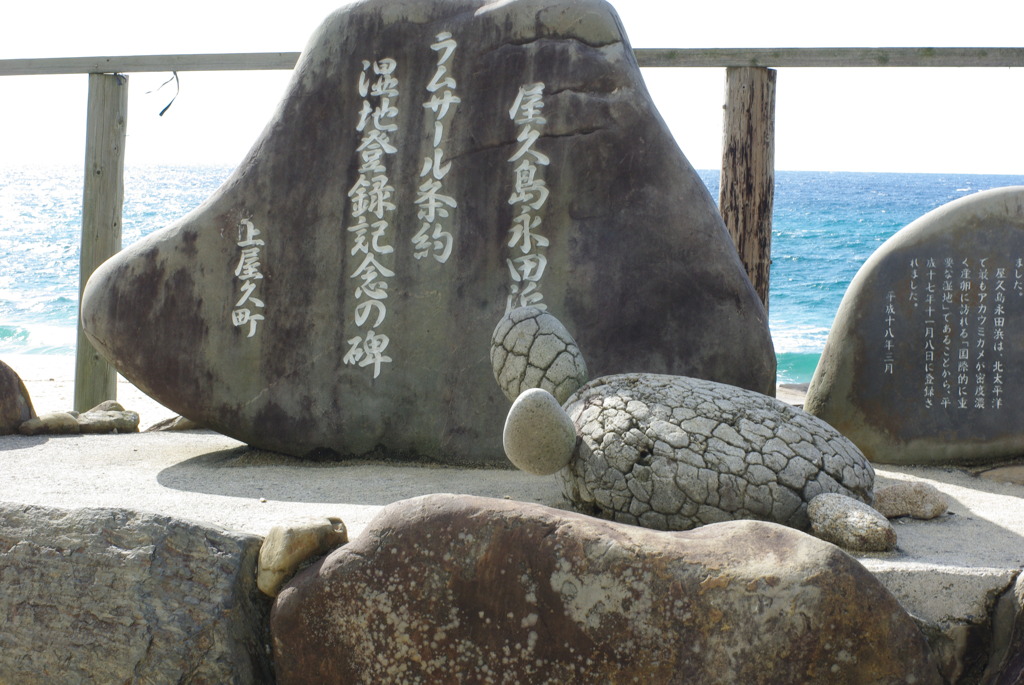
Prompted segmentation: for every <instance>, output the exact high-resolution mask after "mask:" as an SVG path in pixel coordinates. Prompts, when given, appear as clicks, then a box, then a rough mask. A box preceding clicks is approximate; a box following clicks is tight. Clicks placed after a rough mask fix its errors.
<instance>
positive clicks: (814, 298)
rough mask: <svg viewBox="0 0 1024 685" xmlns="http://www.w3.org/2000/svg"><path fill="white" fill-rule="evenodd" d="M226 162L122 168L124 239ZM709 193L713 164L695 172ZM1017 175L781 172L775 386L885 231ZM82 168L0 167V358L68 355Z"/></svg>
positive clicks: (806, 364) (814, 353)
mask: <svg viewBox="0 0 1024 685" xmlns="http://www.w3.org/2000/svg"><path fill="white" fill-rule="evenodd" d="M230 172H231V168H230V167H194V166H189V167H171V166H164V167H139V168H128V169H126V170H125V200H124V219H123V227H122V236H123V237H122V243H123V244H124V245H125V246H127V245H130V244H131V243H133V242H135V241H136V240H138V239H139V238H141V237H142V236H144V235H146V234H148V233H150V232H152V231H155V230H158V229H160V228H163V227H164V226H167V225H168V224H170V223H172V222H173V221H174V220H176V219H178V218H179V217H181V216H182V215H184V214H185V213H187V212H188V211H190V210H191V209H193V208H195V207H196V206H198V205H199V204H200V203H202V202H203V201H204V200H205V199H206V198H207V197H208V196H209V195H210V194H211V193H212V192H213V191H215V190H216V189H217V188H218V187H219V186H220V184H221V182H223V181H224V180H225V179H226V178H227V176H228V174H229V173H230ZM700 175H701V178H702V179H703V180H704V182H705V184H706V185H707V186H708V189H709V190H710V191H711V194H712V196H713V197H715V198H717V197H718V172H717V171H701V172H700ZM1008 185H1024V176H982V175H960V174H894V173H848V172H814V171H779V172H777V174H776V179H775V213H774V217H773V233H772V261H773V264H772V275H771V292H770V295H769V316H770V325H771V330H772V337H773V339H774V341H775V350H776V354H777V355H778V362H779V375H778V378H779V382H780V383H806V382H808V381H810V379H811V375H812V374H813V373H814V368H815V366H816V365H817V363H818V359H819V357H820V355H821V350H822V348H823V347H824V344H825V338H826V337H827V336H828V331H829V327H830V326H831V324H832V319H833V318H834V316H835V313H836V310H837V309H838V307H839V302H840V300H841V299H842V297H843V293H844V292H845V291H846V288H847V286H848V285H849V283H850V280H851V279H852V278H853V276H854V274H856V272H857V269H859V268H860V265H861V264H863V263H864V261H865V260H866V259H867V258H868V256H869V255H871V253H872V252H873V251H874V250H875V249H877V248H878V246H879V245H881V244H882V242H884V241H885V240H886V239H887V238H889V236H891V235H892V234H893V233H895V232H896V231H897V230H899V229H900V228H902V227H903V226H905V225H907V224H908V223H910V222H911V221H913V220H914V219H916V218H918V217H919V216H921V215H922V214H925V213H926V212H928V211H930V210H932V209H935V208H936V207H939V206H940V205H943V204H945V203H947V202H949V201H951V200H955V199H957V198H960V197H964V196H965V195H968V194H970V193H975V192H978V191H980V190H987V189H989V188H997V187H1001V186H1008ZM81 208H82V169H81V167H75V168H72V167H64V168H54V167H49V168H44V167H39V168H7V169H4V168H0V359H2V358H3V356H4V355H7V354H13V353H16V354H40V355H71V354H74V347H75V335H76V329H75V322H76V316H77V309H78V307H77V299H78V260H79V239H80V238H79V236H80V231H81V212H82V209H81Z"/></svg>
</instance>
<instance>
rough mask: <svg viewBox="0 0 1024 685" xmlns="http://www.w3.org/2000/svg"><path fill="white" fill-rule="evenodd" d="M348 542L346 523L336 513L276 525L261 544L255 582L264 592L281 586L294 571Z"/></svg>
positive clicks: (275, 589)
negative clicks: (334, 514)
mask: <svg viewBox="0 0 1024 685" xmlns="http://www.w3.org/2000/svg"><path fill="white" fill-rule="evenodd" d="M346 542H348V529H347V528H345V523H344V522H343V521H342V520H341V519H339V518H335V517H333V516H331V517H321V518H310V519H306V520H303V521H295V522H293V523H290V524H287V525H279V526H274V527H273V528H271V529H270V531H269V532H268V533H267V537H266V538H264V539H263V545H262V546H261V547H260V561H259V570H258V572H257V574H256V585H257V586H259V588H260V591H261V592H263V594H265V595H269V596H271V597H276V596H277V592H278V590H279V589H280V588H281V586H282V585H283V584H284V582H285V581H286V580H288V579H289V578H290V577H291V576H292V575H294V574H295V571H296V570H298V569H299V567H301V566H303V565H307V564H309V563H312V562H313V561H314V560H316V559H317V558H318V557H321V556H323V555H325V554H327V553H328V552H330V551H331V550H333V549H335V548H337V547H340V546H342V545H344V544H345V543H346Z"/></svg>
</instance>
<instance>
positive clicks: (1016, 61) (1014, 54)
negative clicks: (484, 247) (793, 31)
mask: <svg viewBox="0 0 1024 685" xmlns="http://www.w3.org/2000/svg"><path fill="white" fill-rule="evenodd" d="M634 53H635V54H636V59H637V62H638V63H639V64H640V66H641V67H720V68H726V67H773V68H777V67H825V68H834V67H1024V48H715V49H702V48H694V49H681V48H640V49H637V50H635V51H634ZM298 58H299V53H297V52H248V53H225V54H206V55H139V56H134V57H132V56H127V57H56V58H45V59H43V58H40V59H7V60H0V76H40V75H46V74H129V73H139V72H147V71H256V70H273V69H291V68H292V67H294V66H295V62H296V61H298Z"/></svg>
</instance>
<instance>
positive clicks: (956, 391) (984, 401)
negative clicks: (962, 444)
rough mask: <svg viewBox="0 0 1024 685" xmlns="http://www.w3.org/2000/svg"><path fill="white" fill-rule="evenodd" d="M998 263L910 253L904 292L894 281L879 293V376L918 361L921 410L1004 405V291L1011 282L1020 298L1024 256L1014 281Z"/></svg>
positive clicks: (1023, 292) (983, 408)
mask: <svg viewBox="0 0 1024 685" xmlns="http://www.w3.org/2000/svg"><path fill="white" fill-rule="evenodd" d="M999 261H1000V260H998V258H994V257H963V256H955V257H954V256H945V257H934V256H933V257H927V258H912V259H910V260H909V261H908V262H907V268H908V271H907V274H908V276H909V279H908V281H905V286H906V287H905V290H904V289H901V288H899V287H898V286H897V287H896V288H893V289H890V290H888V291H887V292H886V295H885V298H884V303H885V309H884V316H883V319H882V322H881V323H882V330H883V375H887V376H898V375H901V374H902V373H903V372H904V371H903V370H904V369H908V368H913V367H914V366H917V365H918V364H920V366H919V368H920V370H921V371H920V372H921V377H920V378H921V381H920V382H921V385H920V386H919V387H920V388H921V398H922V403H923V406H924V408H925V409H929V410H930V409H937V408H941V409H943V410H953V411H958V412H959V411H967V410H976V411H987V410H1000V409H1002V408H1003V405H1004V388H1003V385H1004V377H1005V374H1006V364H1005V359H1004V356H1003V355H1004V349H1005V348H1004V345H1005V337H1006V330H1005V329H1006V321H1007V296H1008V294H1009V292H1010V290H1011V287H1012V289H1013V290H1014V291H1018V294H1019V295H1021V296H1024V288H1022V287H1020V284H1021V283H1022V282H1024V260H1021V259H1017V260H1016V262H1015V263H1016V273H1014V274H1013V278H1011V274H1010V272H1011V268H1010V267H1009V266H1000V265H999ZM897 291H902V292H906V297H905V298H897V296H896V292H897ZM901 302H903V303H904V304H900V303H901ZM903 306H906V307H907V309H906V310H903V309H902V307H903ZM918 326H920V328H917V327H918ZM897 334H898V336H899V338H900V341H899V343H900V344H897ZM911 340H912V341H913V342H912V343H911V342H909V341H911ZM902 350H906V351H908V352H911V354H913V356H915V357H916V356H917V355H918V354H920V355H921V357H920V361H918V360H917V359H913V358H911V359H909V360H907V359H904V358H903V357H902V355H903V354H904V352H903V351H902ZM897 353H899V356H897ZM908 361H909V365H908V364H907V363H905V362H908Z"/></svg>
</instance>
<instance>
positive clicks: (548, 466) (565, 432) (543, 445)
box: [502, 388, 576, 476]
mask: <svg viewBox="0 0 1024 685" xmlns="http://www.w3.org/2000/svg"><path fill="white" fill-rule="evenodd" d="M502 444H503V445H504V447H505V456H507V457H508V460H509V461H511V462H512V463H513V464H514V465H515V466H516V468H519V469H522V470H523V471H526V472H527V473H533V474H536V475H538V476H546V475H548V474H551V473H554V472H555V471H558V470H559V469H561V468H562V467H564V466H565V465H566V464H568V463H569V459H571V458H572V453H573V450H574V449H575V447H576V427H575V426H574V425H573V423H572V420H571V419H570V418H569V415H568V414H566V413H565V410H564V409H562V406H561V405H560V404H558V400H556V399H555V398H554V396H553V395H552V394H551V393H549V392H548V391H547V390H542V389H540V388H531V389H529V390H527V391H526V392H524V393H523V394H521V395H520V396H519V397H517V398H516V401H515V402H513V403H512V408H511V409H509V410H508V417H507V418H506V419H505V430H504V431H503V433H502Z"/></svg>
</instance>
